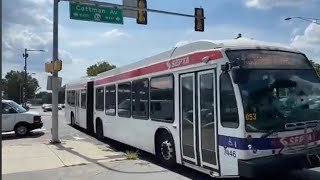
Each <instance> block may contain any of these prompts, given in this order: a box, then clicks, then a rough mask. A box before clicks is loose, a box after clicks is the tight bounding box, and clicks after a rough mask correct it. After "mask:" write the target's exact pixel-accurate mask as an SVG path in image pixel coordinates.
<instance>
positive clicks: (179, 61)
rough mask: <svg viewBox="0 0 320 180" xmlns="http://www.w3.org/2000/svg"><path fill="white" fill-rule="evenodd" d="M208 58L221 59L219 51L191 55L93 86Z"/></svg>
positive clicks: (100, 80) (195, 62)
mask: <svg viewBox="0 0 320 180" xmlns="http://www.w3.org/2000/svg"><path fill="white" fill-rule="evenodd" d="M206 56H210V60H216V59H220V58H222V57H223V56H222V53H221V51H209V52H200V53H195V54H191V55H189V56H183V57H180V58H175V59H172V60H169V61H165V62H161V63H158V64H154V65H151V66H147V67H143V68H139V69H135V70H132V71H129V72H125V73H122V74H118V75H114V76H110V77H106V78H104V79H99V80H96V81H95V82H94V85H102V84H107V83H111V82H115V81H120V80H124V79H129V78H133V77H138V76H143V75H147V74H151V73H156V72H161V71H165V70H169V69H175V68H179V67H184V66H189V65H193V64H199V63H201V62H202V58H204V57H206Z"/></svg>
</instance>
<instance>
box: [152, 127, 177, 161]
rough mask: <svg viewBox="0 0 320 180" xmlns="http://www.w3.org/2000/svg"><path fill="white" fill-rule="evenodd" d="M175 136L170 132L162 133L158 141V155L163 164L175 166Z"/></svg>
mask: <svg viewBox="0 0 320 180" xmlns="http://www.w3.org/2000/svg"><path fill="white" fill-rule="evenodd" d="M175 152H176V151H175V146H174V141H173V138H172V136H171V135H170V134H168V133H161V134H159V135H158V137H157V141H156V156H157V160H159V161H160V163H161V164H164V165H165V166H168V167H173V166H174V165H175V164H176V153H175Z"/></svg>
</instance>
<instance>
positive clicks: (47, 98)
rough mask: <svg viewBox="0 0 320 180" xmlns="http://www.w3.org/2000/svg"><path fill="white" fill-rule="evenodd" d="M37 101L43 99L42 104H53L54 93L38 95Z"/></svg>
mask: <svg viewBox="0 0 320 180" xmlns="http://www.w3.org/2000/svg"><path fill="white" fill-rule="evenodd" d="M36 98H37V99H41V102H40V104H51V103H52V93H51V92H46V91H41V92H39V93H37V94H36Z"/></svg>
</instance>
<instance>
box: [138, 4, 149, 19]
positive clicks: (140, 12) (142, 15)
mask: <svg viewBox="0 0 320 180" xmlns="http://www.w3.org/2000/svg"><path fill="white" fill-rule="evenodd" d="M137 3H138V4H137V7H138V11H137V24H147V22H148V18H147V11H143V10H144V9H147V0H138V1H137Z"/></svg>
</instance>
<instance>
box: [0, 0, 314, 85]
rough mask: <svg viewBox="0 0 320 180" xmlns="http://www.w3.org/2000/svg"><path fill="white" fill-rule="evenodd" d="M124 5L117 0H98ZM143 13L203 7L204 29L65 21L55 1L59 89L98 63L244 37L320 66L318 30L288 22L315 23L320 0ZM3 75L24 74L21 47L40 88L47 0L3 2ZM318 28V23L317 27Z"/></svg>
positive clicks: (177, 4) (154, 17)
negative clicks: (284, 47)
mask: <svg viewBox="0 0 320 180" xmlns="http://www.w3.org/2000/svg"><path fill="white" fill-rule="evenodd" d="M99 1H103V2H111V3H117V4H122V0H99ZM147 2H148V8H151V9H158V10H166V11H173V12H179V13H185V14H194V8H195V7H200V6H201V7H202V8H204V13H205V16H206V20H205V31H204V32H195V31H194V19H193V18H188V17H181V16H170V15H165V14H158V13H151V12H149V13H148V24H147V25H139V24H136V20H135V19H133V18H125V19H124V24H122V25H119V24H108V23H97V22H87V21H79V20H71V19H70V15H69V3H68V2H65V1H60V3H59V59H61V60H62V61H63V67H62V68H63V69H62V71H60V72H59V76H60V77H62V79H63V84H65V83H68V82H70V81H72V80H74V79H78V78H79V77H81V76H86V69H87V67H88V66H90V65H93V64H95V63H97V62H99V61H107V62H109V63H111V64H114V65H116V66H118V67H120V66H123V65H126V64H130V63H133V62H136V61H138V60H141V59H143V58H146V57H149V56H152V55H155V54H158V53H161V52H163V51H166V50H170V49H172V48H174V47H175V46H179V45H182V44H185V43H188V42H191V41H195V40H201V39H208V40H222V39H233V38H235V37H237V35H238V33H241V34H242V36H243V37H246V38H253V39H256V40H262V41H271V42H278V43H282V44H284V45H289V46H292V47H295V48H298V49H299V50H300V51H302V52H304V53H305V54H306V55H307V57H308V58H309V59H312V60H314V61H316V62H318V63H320V25H317V24H315V23H310V22H306V21H302V20H299V19H292V20H290V21H285V20H284V19H285V18H286V17H290V16H303V17H313V18H320V13H319V8H320V0H161V1H160V0H147ZM2 16H3V42H2V43H3V47H2V48H3V49H2V50H3V74H2V77H4V76H5V74H6V73H7V72H9V71H11V70H20V71H22V70H23V66H24V59H23V57H22V54H23V52H24V48H27V49H44V50H46V52H29V58H28V65H27V67H28V72H29V73H34V74H33V75H32V76H33V77H35V78H37V79H38V81H39V83H40V86H41V89H40V91H45V90H46V82H47V76H48V75H49V74H47V73H45V72H44V64H45V62H49V61H51V60H52V39H53V34H52V30H53V28H52V26H53V0H3V10H2ZM319 22H320V21H319Z"/></svg>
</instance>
